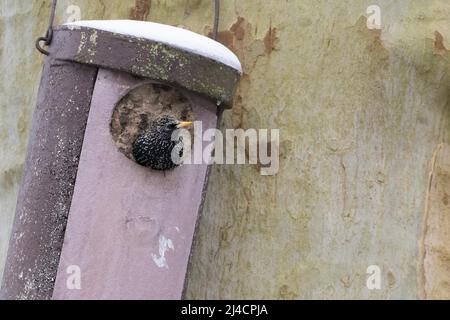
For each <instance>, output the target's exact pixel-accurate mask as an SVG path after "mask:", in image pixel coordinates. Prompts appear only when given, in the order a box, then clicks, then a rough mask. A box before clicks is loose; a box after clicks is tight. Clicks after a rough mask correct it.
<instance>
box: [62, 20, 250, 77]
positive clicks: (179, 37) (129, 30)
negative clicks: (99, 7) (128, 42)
mask: <svg viewBox="0 0 450 320" xmlns="http://www.w3.org/2000/svg"><path fill="white" fill-rule="evenodd" d="M65 25H66V26H79V27H88V28H93V29H98V30H103V31H109V32H113V33H117V34H122V35H127V36H133V37H137V38H144V39H148V40H153V41H157V42H160V43H164V44H167V45H170V46H172V47H175V48H178V49H182V50H185V51H188V52H191V53H195V54H198V55H200V56H203V57H206V58H209V59H212V60H215V61H218V62H221V63H223V64H225V65H227V66H230V67H231V68H233V69H236V70H237V71H239V72H240V73H242V66H241V63H240V62H239V59H238V58H237V57H236V55H235V54H234V53H233V52H231V50H230V49H228V48H227V47H225V46H224V45H222V44H221V43H219V42H217V41H214V40H212V39H210V38H208V37H205V36H202V35H200V34H198V33H194V32H192V31H189V30H186V29H181V28H177V27H172V26H168V25H165V24H160V23H154V22H147V21H135V20H84V21H77V22H71V23H66V24H65Z"/></svg>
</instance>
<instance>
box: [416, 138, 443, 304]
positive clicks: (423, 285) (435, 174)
mask: <svg viewBox="0 0 450 320" xmlns="http://www.w3.org/2000/svg"><path fill="white" fill-rule="evenodd" d="M448 193H450V145H448V144H440V145H439V146H438V147H437V148H436V151H435V152H434V155H433V158H432V161H431V169H430V174H429V183H428V190H427V196H426V202H425V203H426V205H425V212H424V220H423V232H422V238H421V239H420V241H419V249H420V255H419V259H420V260H419V278H418V282H419V290H420V292H419V296H420V298H422V299H450V248H449V246H448V243H450V208H449V207H448V205H446V203H445V202H446V201H442V199H445V197H446V196H447V194H448Z"/></svg>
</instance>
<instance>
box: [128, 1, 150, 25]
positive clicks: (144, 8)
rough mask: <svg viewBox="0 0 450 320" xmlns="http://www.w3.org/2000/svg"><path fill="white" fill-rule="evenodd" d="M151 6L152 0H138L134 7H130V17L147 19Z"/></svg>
mask: <svg viewBox="0 0 450 320" xmlns="http://www.w3.org/2000/svg"><path fill="white" fill-rule="evenodd" d="M151 6H152V1H151V0H136V3H135V5H134V7H133V8H131V9H130V19H132V20H142V21H145V20H147V18H148V15H149V13H150V8H151Z"/></svg>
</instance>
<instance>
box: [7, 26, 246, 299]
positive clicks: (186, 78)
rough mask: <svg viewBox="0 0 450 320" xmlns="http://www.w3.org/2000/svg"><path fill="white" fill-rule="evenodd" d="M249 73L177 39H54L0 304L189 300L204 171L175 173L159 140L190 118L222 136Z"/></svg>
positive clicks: (172, 34)
mask: <svg viewBox="0 0 450 320" xmlns="http://www.w3.org/2000/svg"><path fill="white" fill-rule="evenodd" d="M241 73H242V70H241V65H240V63H239V60H238V59H237V57H236V56H235V55H234V54H233V53H232V52H231V51H230V50H228V49H227V48H226V47H224V46H222V45H221V44H219V43H218V42H215V41H213V40H211V39H209V38H206V37H204V36H201V35H198V34H195V33H193V32H190V31H187V30H184V29H180V28H175V27H171V26H166V25H161V24H156V23H150V22H138V21H79V22H76V23H71V24H67V25H64V26H60V27H57V28H55V30H54V35H53V41H52V44H51V46H50V47H49V56H48V57H47V58H46V60H45V64H44V71H43V76H42V80H41V85H40V89H39V96H38V102H37V108H36V110H35V113H34V117H33V125H32V131H31V135H30V142H29V147H28V154H27V159H26V164H25V171H24V177H23V181H22V185H21V190H20V194H19V198H18V204H17V209H16V216H15V222H14V226H13V232H12V236H11V241H10V247H9V251H8V257H7V264H6V268H5V272H4V278H3V285H2V296H3V298H6V299H50V298H53V299H179V298H181V297H182V292H183V286H184V281H185V274H186V270H187V265H188V260H189V255H190V250H191V244H192V239H193V235H194V231H195V225H196V221H197V217H198V213H199V211H200V210H201V209H202V204H203V200H204V193H205V190H206V184H207V176H208V164H207V161H204V162H202V164H196V165H181V166H178V165H176V164H173V163H171V162H169V160H170V159H169V158H167V153H166V152H167V150H166V149H167V148H169V149H170V147H174V148H175V147H177V146H178V143H176V142H174V144H172V145H170V146H169V147H167V144H166V142H167V141H165V140H164V137H166V138H167V137H168V134H169V133H170V131H171V130H172V129H175V128H179V127H181V126H184V125H185V124H191V123H192V122H195V121H198V122H199V123H201V125H202V127H203V130H206V129H209V128H216V126H217V121H218V115H219V114H220V112H221V111H222V109H223V108H230V107H231V105H232V101H233V96H234V93H235V90H236V86H237V83H238V81H239V78H240V76H241ZM194 131H195V130H191V133H192V135H195V134H197V133H195V132H194ZM161 137H162V138H161ZM174 148H172V149H174ZM172 151H173V150H172Z"/></svg>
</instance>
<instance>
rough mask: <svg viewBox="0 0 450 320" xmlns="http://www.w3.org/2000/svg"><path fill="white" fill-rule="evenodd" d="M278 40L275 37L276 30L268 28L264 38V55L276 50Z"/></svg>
mask: <svg viewBox="0 0 450 320" xmlns="http://www.w3.org/2000/svg"><path fill="white" fill-rule="evenodd" d="M278 42H279V39H278V37H277V28H272V27H270V28H269V31H267V34H266V36H265V37H264V46H265V47H266V54H268V55H269V54H271V53H272V51H275V50H277V44H278Z"/></svg>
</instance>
